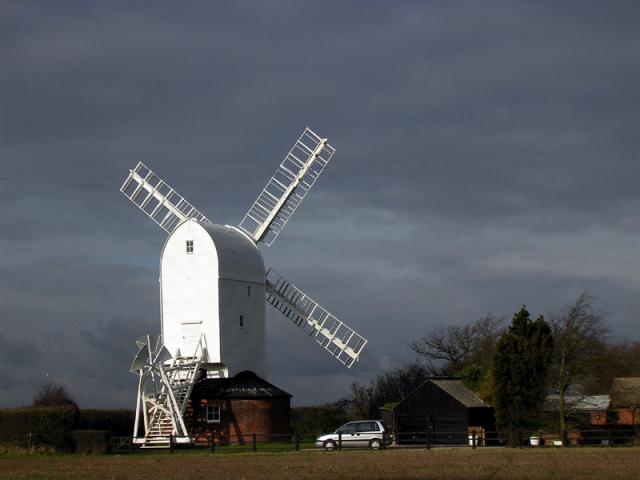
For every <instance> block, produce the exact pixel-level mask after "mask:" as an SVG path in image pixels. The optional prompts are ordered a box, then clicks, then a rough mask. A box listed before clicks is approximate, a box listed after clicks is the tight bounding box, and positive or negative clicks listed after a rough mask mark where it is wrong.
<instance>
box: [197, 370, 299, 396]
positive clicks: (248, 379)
mask: <svg viewBox="0 0 640 480" xmlns="http://www.w3.org/2000/svg"><path fill="white" fill-rule="evenodd" d="M191 395H192V397H195V398H225V399H232V398H274V397H291V395H290V394H289V393H287V392H285V391H284V390H282V389H280V388H278V387H276V386H275V385H272V384H271V383H269V382H267V381H266V380H264V379H263V378H260V377H259V376H258V375H256V374H255V373H253V372H251V371H249V370H245V371H244V372H240V373H238V374H237V375H236V376H234V377H230V378H204V379H202V380H200V381H199V382H197V383H196V384H195V385H194V386H193V392H192V394H191Z"/></svg>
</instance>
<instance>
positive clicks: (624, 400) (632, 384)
mask: <svg viewBox="0 0 640 480" xmlns="http://www.w3.org/2000/svg"><path fill="white" fill-rule="evenodd" d="M609 396H610V397H611V406H612V407H637V406H640V377H626V378H614V379H613V385H611V393H610V394H609Z"/></svg>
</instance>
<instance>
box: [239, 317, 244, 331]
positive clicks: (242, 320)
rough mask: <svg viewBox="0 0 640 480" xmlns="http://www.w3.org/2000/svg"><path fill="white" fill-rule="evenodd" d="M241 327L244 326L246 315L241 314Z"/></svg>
mask: <svg viewBox="0 0 640 480" xmlns="http://www.w3.org/2000/svg"><path fill="white" fill-rule="evenodd" d="M240 328H244V315H240Z"/></svg>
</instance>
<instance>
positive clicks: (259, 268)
mask: <svg viewBox="0 0 640 480" xmlns="http://www.w3.org/2000/svg"><path fill="white" fill-rule="evenodd" d="M160 294H161V308H162V338H163V339H164V346H165V347H166V348H167V350H168V351H169V353H171V354H172V356H178V357H193V356H194V354H195V352H196V350H197V347H198V342H199V341H200V340H201V341H202V347H203V365H202V367H204V368H207V370H208V371H210V372H212V374H214V372H219V374H220V375H222V376H232V375H235V374H237V373H239V372H241V371H243V370H252V371H253V372H255V373H257V374H258V375H260V376H262V377H264V376H265V375H266V369H265V366H266V338H265V336H266V304H265V301H264V298H265V268H264V261H263V260H262V254H261V253H260V250H259V249H258V247H257V246H256V244H255V243H254V242H253V241H252V240H251V239H250V238H249V237H248V236H247V234H245V233H244V232H242V231H241V230H239V229H238V228H236V227H230V226H222V225H214V224H206V223H198V222H197V221H196V220H192V219H189V220H187V221H185V222H183V223H182V224H180V226H179V227H178V228H176V229H175V230H174V232H173V233H172V234H171V235H170V236H169V238H168V239H167V242H166V243H165V245H164V249H163V250H162V259H161V261H160Z"/></svg>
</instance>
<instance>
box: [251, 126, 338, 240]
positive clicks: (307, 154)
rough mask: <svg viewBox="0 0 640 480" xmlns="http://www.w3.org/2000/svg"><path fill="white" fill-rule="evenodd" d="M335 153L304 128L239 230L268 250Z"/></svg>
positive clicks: (325, 140) (321, 139) (323, 140)
mask: <svg viewBox="0 0 640 480" xmlns="http://www.w3.org/2000/svg"><path fill="white" fill-rule="evenodd" d="M335 151H336V150H335V148H333V147H332V146H331V145H329V144H328V143H327V139H326V138H320V137H319V136H318V135H316V134H315V133H314V132H313V131H312V130H311V129H309V127H307V128H305V130H304V132H302V135H300V137H299V138H298V140H297V141H296V143H295V144H294V145H293V147H292V148H291V150H289V153H287V155H286V157H284V160H283V161H282V163H281V164H280V166H279V167H278V169H277V170H276V173H274V175H273V176H272V177H271V179H269V181H268V182H267V185H266V186H265V187H264V188H263V189H262V192H260V195H258V198H257V199H256V201H255V202H253V205H252V206H251V208H250V209H249V211H248V212H247V213H246V215H245V216H244V218H243V219H242V221H241V222H240V225H239V227H240V229H242V230H243V231H244V232H245V233H247V234H248V235H250V236H251V237H252V238H253V239H254V240H255V241H256V242H263V243H264V244H265V245H267V246H271V244H273V242H274V241H275V239H276V238H277V237H278V235H279V234H280V232H281V231H282V229H283V228H284V226H285V225H286V224H287V222H288V221H289V219H290V218H291V216H292V215H293V212H295V211H296V209H297V208H298V207H299V206H300V204H301V203H302V200H304V197H306V195H307V193H308V192H309V189H310V188H311V187H312V186H313V184H314V183H315V182H316V180H317V179H318V177H319V176H320V174H321V173H322V171H323V170H324V168H325V167H326V166H327V164H328V163H329V161H330V160H331V157H332V156H333V154H334V153H335Z"/></svg>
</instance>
